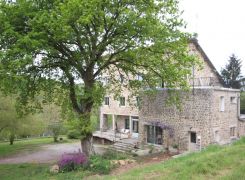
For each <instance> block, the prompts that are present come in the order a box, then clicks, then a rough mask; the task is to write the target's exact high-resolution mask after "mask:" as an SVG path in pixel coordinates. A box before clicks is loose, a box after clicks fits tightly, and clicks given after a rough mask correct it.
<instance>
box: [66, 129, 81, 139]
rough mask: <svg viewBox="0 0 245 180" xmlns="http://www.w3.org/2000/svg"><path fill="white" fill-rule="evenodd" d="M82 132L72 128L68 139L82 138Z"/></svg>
mask: <svg viewBox="0 0 245 180" xmlns="http://www.w3.org/2000/svg"><path fill="white" fill-rule="evenodd" d="M80 136H81V135H80V133H79V131H78V130H70V131H68V133H67V138H68V139H80Z"/></svg>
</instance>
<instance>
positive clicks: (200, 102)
mask: <svg viewBox="0 0 245 180" xmlns="http://www.w3.org/2000/svg"><path fill="white" fill-rule="evenodd" d="M169 96H170V95H169V92H168V90H167V89H162V90H159V91H158V92H157V93H156V95H155V96H150V97H149V96H144V98H143V101H142V103H143V104H142V109H141V110H140V114H139V117H140V126H139V129H140V135H139V137H140V141H141V142H142V143H147V134H146V133H147V131H146V127H145V126H147V125H149V124H153V123H152V122H156V121H157V122H160V123H161V124H164V125H165V126H169V127H171V128H172V129H173V132H174V136H173V138H172V139H171V143H172V144H176V145H178V146H179V148H180V149H183V150H189V149H190V133H191V132H193V133H196V145H195V146H194V148H192V150H196V149H199V148H202V147H205V146H207V145H209V144H213V143H218V144H226V143H230V142H231V139H232V138H235V137H237V128H238V97H239V90H234V89H225V88H215V87H209V88H207V87H205V88H194V89H193V90H192V91H190V92H182V91H179V96H180V98H181V107H180V108H177V107H176V106H175V105H167V103H166V101H167V99H168V98H169ZM221 97H223V98H224V111H223V110H221V109H220V108H221ZM233 98H235V99H233ZM231 99H232V102H231ZM233 127H234V128H235V130H234V131H235V132H234V136H231V135H230V128H233ZM166 131H168V130H166ZM163 134H164V133H163ZM166 141H167V139H166V138H164V137H163V144H164V142H166Z"/></svg>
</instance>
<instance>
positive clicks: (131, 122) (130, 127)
mask: <svg viewBox="0 0 245 180" xmlns="http://www.w3.org/2000/svg"><path fill="white" fill-rule="evenodd" d="M129 131H130V134H132V133H133V120H132V116H129Z"/></svg>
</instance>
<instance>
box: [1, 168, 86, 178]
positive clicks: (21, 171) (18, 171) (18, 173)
mask: <svg viewBox="0 0 245 180" xmlns="http://www.w3.org/2000/svg"><path fill="white" fill-rule="evenodd" d="M88 173H89V172H86V171H73V172H69V173H59V174H53V175H52V174H50V173H49V165H44V164H11V165H7V164H6V165H0V179H1V180H67V179H69V180H76V179H77V180H78V179H79V180H81V179H83V178H84V177H85V176H88Z"/></svg>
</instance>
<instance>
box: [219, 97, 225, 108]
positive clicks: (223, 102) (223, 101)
mask: <svg viewBox="0 0 245 180" xmlns="http://www.w3.org/2000/svg"><path fill="white" fill-rule="evenodd" d="M220 111H225V97H224V96H220Z"/></svg>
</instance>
